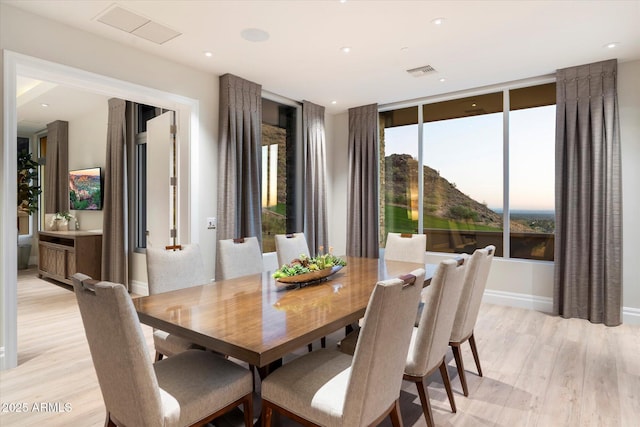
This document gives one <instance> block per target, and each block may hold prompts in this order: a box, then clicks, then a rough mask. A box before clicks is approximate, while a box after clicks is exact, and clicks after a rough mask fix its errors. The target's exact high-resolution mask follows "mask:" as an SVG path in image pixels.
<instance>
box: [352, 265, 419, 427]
mask: <svg viewBox="0 0 640 427" xmlns="http://www.w3.org/2000/svg"><path fill="white" fill-rule="evenodd" d="M424 275H425V271H424V269H418V270H415V271H413V272H412V273H411V274H410V275H407V276H403V277H401V278H397V279H390V280H386V281H382V282H378V283H377V284H376V286H375V288H374V290H373V293H372V294H371V297H370V299H369V303H368V305H367V310H366V312H365V315H364V322H363V325H362V329H360V334H359V337H358V341H357V344H356V349H355V353H354V355H353V362H352V365H351V376H350V379H349V384H348V386H347V393H346V396H347V397H346V400H345V404H344V411H343V417H344V423H343V425H345V426H355V425H370V424H371V423H373V422H374V421H375V420H376V418H377V417H378V416H379V415H380V411H381V410H384V409H387V408H389V407H391V405H392V404H393V402H394V401H395V400H397V399H398V398H399V395H400V387H401V385H402V373H403V371H404V365H405V361H406V358H407V350H408V348H409V343H410V341H411V331H412V329H413V322H414V320H415V316H416V314H415V313H416V311H417V309H418V301H419V300H420V290H421V289H422V284H423V283H424ZM414 278H415V279H414ZM398 307H402V309H401V310H399V309H398Z"/></svg>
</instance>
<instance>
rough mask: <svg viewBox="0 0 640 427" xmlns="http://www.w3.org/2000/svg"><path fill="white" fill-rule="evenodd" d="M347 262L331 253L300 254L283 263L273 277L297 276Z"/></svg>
mask: <svg viewBox="0 0 640 427" xmlns="http://www.w3.org/2000/svg"><path fill="white" fill-rule="evenodd" d="M345 265H347V262H346V261H345V260H343V259H342V258H339V257H337V256H335V255H333V254H332V253H328V254H323V255H317V256H315V257H309V256H307V255H304V254H302V255H300V257H298V258H296V259H294V260H293V261H291V262H290V263H289V264H284V265H283V266H282V267H280V268H279V269H277V270H276V271H275V272H274V273H273V277H274V278H275V279H279V278H282V277H291V276H297V275H299V274H305V273H311V272H313V271H319V270H324V269H325V268H332V267H334V266H341V267H344V266H345Z"/></svg>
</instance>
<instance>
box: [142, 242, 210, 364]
mask: <svg viewBox="0 0 640 427" xmlns="http://www.w3.org/2000/svg"><path fill="white" fill-rule="evenodd" d="M146 256H147V280H148V284H149V295H156V294H160V293H163V292H169V291H173V290H176V289H183V288H187V287H190V286H196V285H203V284H205V283H208V282H209V278H208V277H207V274H206V272H205V269H204V263H203V261H202V255H201V253H200V247H199V246H198V245H197V244H191V245H181V246H174V247H170V248H169V249H164V248H163V249H160V248H154V247H151V246H147V248H146ZM153 344H154V346H155V349H156V356H155V360H156V361H158V360H161V359H162V357H163V356H166V357H170V356H173V355H175V354H178V353H181V352H183V351H185V350H189V349H191V348H200V349H201V348H202V347H200V346H198V345H196V344H194V343H192V342H191V341H189V340H187V339H185V338H182V337H179V336H177V335H174V334H169V333H168V332H165V331H162V330H160V329H154V330H153Z"/></svg>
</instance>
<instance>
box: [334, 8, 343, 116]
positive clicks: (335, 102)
mask: <svg viewBox="0 0 640 427" xmlns="http://www.w3.org/2000/svg"><path fill="white" fill-rule="evenodd" d="M343 3H344V2H343ZM331 103H332V104H333V105H336V104H337V103H338V101H331Z"/></svg>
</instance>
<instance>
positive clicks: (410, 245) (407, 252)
mask: <svg viewBox="0 0 640 427" xmlns="http://www.w3.org/2000/svg"><path fill="white" fill-rule="evenodd" d="M426 250H427V235H426V234H400V233H388V234H387V243H386V245H385V248H384V260H385V261H404V262H415V263H418V264H424V263H425V261H426V255H427V254H426Z"/></svg>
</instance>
